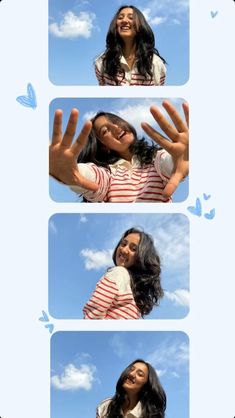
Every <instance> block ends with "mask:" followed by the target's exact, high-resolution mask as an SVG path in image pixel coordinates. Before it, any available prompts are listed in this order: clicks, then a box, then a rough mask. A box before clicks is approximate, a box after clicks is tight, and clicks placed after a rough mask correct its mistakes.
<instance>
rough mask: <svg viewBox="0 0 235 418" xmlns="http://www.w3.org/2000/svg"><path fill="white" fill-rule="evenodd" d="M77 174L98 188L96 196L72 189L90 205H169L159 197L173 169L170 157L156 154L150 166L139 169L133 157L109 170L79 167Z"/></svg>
mask: <svg viewBox="0 0 235 418" xmlns="http://www.w3.org/2000/svg"><path fill="white" fill-rule="evenodd" d="M78 169H79V172H80V173H81V174H82V175H83V176H84V177H86V178H87V179H89V180H91V181H94V182H95V183H98V184H99V189H98V190H97V191H96V192H91V191H88V190H86V189H84V188H82V187H77V186H71V189H72V190H73V191H75V192H76V193H79V194H82V195H83V196H84V197H85V198H86V200H88V201H89V202H113V203H132V202H163V203H165V202H170V201H171V199H169V198H165V197H164V196H163V195H162V192H163V189H164V187H165V185H166V184H167V182H168V181H169V178H170V176H171V172H172V169H173V163H172V159H171V156H170V155H169V154H168V153H167V152H166V151H165V150H161V151H158V152H157V154H156V157H155V158H154V160H153V162H152V163H151V164H148V165H146V166H144V167H141V166H140V163H139V161H138V159H137V158H136V157H135V156H134V157H133V158H132V161H131V162H129V161H126V160H123V159H120V160H118V161H117V162H116V163H115V164H112V165H110V170H111V171H109V170H108V169H106V168H104V167H98V166H96V165H95V164H93V163H86V164H78Z"/></svg>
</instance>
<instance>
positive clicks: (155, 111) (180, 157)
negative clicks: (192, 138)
mask: <svg viewBox="0 0 235 418" xmlns="http://www.w3.org/2000/svg"><path fill="white" fill-rule="evenodd" d="M162 105H163V107H164V108H165V109H166V111H167V113H168V114H169V116H170V118H171V120H172V122H173V124H171V123H170V122H168V120H167V119H166V118H165V117H164V116H163V114H162V112H161V111H160V109H159V108H157V107H156V106H151V108H150V112H151V113H152V115H153V117H154V119H155V120H156V121H157V123H158V124H159V126H160V127H161V129H162V130H163V131H164V132H165V134H166V136H167V138H166V137H164V136H163V135H161V134H160V133H159V132H157V131H156V130H155V129H153V128H152V127H151V126H150V125H149V124H148V123H146V122H144V123H142V124H141V126H142V128H143V129H144V131H145V132H146V134H147V135H148V136H149V137H150V138H152V139H153V140H154V141H155V142H157V143H158V144H159V145H160V146H161V147H163V148H164V149H165V150H166V151H167V152H168V153H169V154H170V155H171V157H172V161H173V166H174V168H173V172H172V174H171V177H170V179H169V181H168V183H167V185H166V187H165V189H164V190H163V194H164V195H165V196H166V197H170V196H171V195H172V194H173V193H174V191H175V190H176V189H177V187H178V185H179V183H180V182H181V181H182V180H183V179H184V178H185V177H186V176H187V175H188V172H189V129H188V124H189V107H188V104H187V103H183V105H182V107H183V110H184V115H185V120H186V123H185V122H184V121H183V120H182V118H181V116H180V114H179V113H178V112H177V110H176V109H175V107H174V106H173V105H172V104H171V103H170V102H168V101H166V100H165V101H164V102H163V103H162Z"/></svg>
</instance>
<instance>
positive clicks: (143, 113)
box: [83, 99, 184, 137]
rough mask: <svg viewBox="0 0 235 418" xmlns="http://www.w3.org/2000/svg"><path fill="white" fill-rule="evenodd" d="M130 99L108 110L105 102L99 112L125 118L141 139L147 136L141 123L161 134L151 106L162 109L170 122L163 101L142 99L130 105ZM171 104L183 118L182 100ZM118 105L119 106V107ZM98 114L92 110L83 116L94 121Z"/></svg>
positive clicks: (121, 101)
mask: <svg viewBox="0 0 235 418" xmlns="http://www.w3.org/2000/svg"><path fill="white" fill-rule="evenodd" d="M130 102H131V101H130V99H128V100H125V99H123V100H119V101H118V102H116V106H115V108H112V107H110V105H109V108H108V109H107V105H105V101H104V106H103V108H101V109H99V110H104V111H108V112H111V113H114V114H116V115H118V116H120V117H121V118H123V119H124V120H126V121H127V122H128V123H130V124H131V125H133V126H134V127H135V129H136V131H137V135H138V136H139V137H142V136H146V134H145V133H144V131H143V129H142V128H141V122H147V123H149V124H150V125H151V126H153V128H155V129H157V130H158V131H159V132H161V129H160V127H159V126H158V124H157V123H156V122H155V120H154V118H153V116H152V114H151V113H150V110H149V109H150V106H152V105H156V106H158V107H159V108H160V111H161V112H162V113H163V114H164V116H165V117H166V118H167V119H168V120H169V121H170V118H169V116H168V114H167V112H166V111H165V109H164V108H163V107H161V103H162V99H160V100H159V99H155V100H154V99H140V101H138V102H136V100H135V103H134V104H130ZM171 103H172V104H173V105H174V106H175V107H176V109H177V111H178V112H179V113H180V114H181V115H182V117H183V118H184V116H183V112H182V106H181V103H182V100H181V99H172V100H171ZM117 104H118V106H117ZM96 113H97V110H96V111H95V110H92V109H91V110H90V111H87V112H86V113H84V115H83V119H84V120H90V119H92V118H93V117H94V116H95V115H96Z"/></svg>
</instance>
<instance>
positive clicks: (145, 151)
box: [78, 111, 161, 169]
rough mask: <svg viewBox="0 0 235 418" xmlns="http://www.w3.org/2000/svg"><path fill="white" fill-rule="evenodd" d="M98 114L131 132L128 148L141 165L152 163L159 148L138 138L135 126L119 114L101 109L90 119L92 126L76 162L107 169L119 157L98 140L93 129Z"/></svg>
mask: <svg viewBox="0 0 235 418" xmlns="http://www.w3.org/2000/svg"><path fill="white" fill-rule="evenodd" d="M100 116H105V117H106V118H107V119H108V121H109V122H111V123H114V124H116V125H118V126H120V127H121V128H122V129H125V130H126V131H128V132H132V133H133V136H134V140H133V143H132V144H131V145H130V148H129V150H130V151H131V152H132V153H133V155H135V156H136V157H137V158H138V160H139V162H140V165H141V167H144V166H145V165H148V164H151V163H152V161H153V158H154V156H155V155H156V153H157V151H158V150H159V149H161V148H160V147H159V146H158V145H156V144H154V143H153V142H152V144H149V143H148V142H147V140H146V139H145V138H142V139H138V137H137V132H136V130H135V128H134V127H133V126H132V125H130V124H129V123H128V122H127V121H125V120H124V119H122V118H120V116H118V115H115V114H113V113H109V112H103V111H101V112H98V113H97V114H96V115H95V117H94V118H93V119H92V120H91V121H92V125H93V127H92V130H91V132H90V135H89V137H88V142H87V145H86V147H85V148H84V149H83V151H82V152H81V154H80V155H79V157H78V163H94V164H96V165H98V166H102V167H106V168H108V169H109V165H110V164H114V163H116V162H117V161H118V160H119V159H120V158H121V157H120V155H119V154H118V153H117V152H116V151H113V150H109V149H107V147H105V146H104V145H103V144H102V143H101V142H100V140H99V138H98V135H97V132H96V130H95V121H96V119H98V118H99V117H100Z"/></svg>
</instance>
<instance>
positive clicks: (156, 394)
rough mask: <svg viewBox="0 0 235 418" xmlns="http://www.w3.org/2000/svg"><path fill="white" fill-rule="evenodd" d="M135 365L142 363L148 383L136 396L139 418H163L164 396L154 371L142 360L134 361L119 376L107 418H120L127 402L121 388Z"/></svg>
mask: <svg viewBox="0 0 235 418" xmlns="http://www.w3.org/2000/svg"><path fill="white" fill-rule="evenodd" d="M135 363H144V364H145V365H146V366H147V368H148V381H147V382H146V383H145V385H144V386H143V387H142V389H141V390H140V392H139V394H138V398H139V399H138V400H139V401H140V403H141V407H142V414H141V418H150V417H151V418H164V417H165V409H166V394H165V391H164V389H163V387H162V385H161V383H160V380H159V378H158V376H157V373H156V370H155V369H154V368H153V366H151V364H149V363H147V362H146V361H144V360H142V359H137V360H134V361H133V362H132V363H131V364H130V365H129V366H128V367H127V368H126V369H125V370H124V371H123V372H122V374H121V376H120V377H119V379H118V381H117V385H116V393H115V395H114V396H113V398H112V400H111V402H110V404H109V406H108V409H107V414H106V417H107V418H122V417H123V414H122V407H123V404H124V402H125V401H126V400H128V397H127V393H126V391H125V389H124V388H123V383H124V381H125V380H126V378H127V376H128V374H129V373H130V371H131V368H132V366H133V365H134V364H135Z"/></svg>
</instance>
